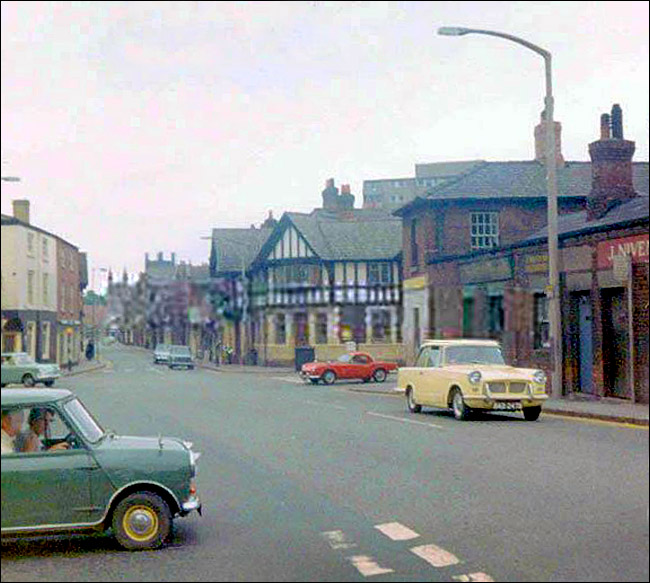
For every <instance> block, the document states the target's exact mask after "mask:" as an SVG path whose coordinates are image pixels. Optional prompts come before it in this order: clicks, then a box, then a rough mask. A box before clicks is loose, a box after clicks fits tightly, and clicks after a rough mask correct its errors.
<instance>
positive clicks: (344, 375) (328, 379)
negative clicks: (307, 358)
mask: <svg viewBox="0 0 650 583" xmlns="http://www.w3.org/2000/svg"><path fill="white" fill-rule="evenodd" d="M396 370H397V364H396V363H394V362H385V361H379V360H373V358H372V356H370V355H369V354H367V353H365V352H350V353H348V354H344V355H342V356H340V357H339V358H338V359H337V360H335V361H329V362H308V363H307V364H303V365H302V368H301V370H300V376H301V377H302V378H303V380H305V381H307V380H309V381H311V382H312V383H313V384H317V383H318V381H323V382H324V383H325V384H326V385H331V384H332V383H333V382H334V381H335V380H336V379H361V380H363V382H364V383H367V382H368V381H370V380H374V381H376V382H378V383H383V382H384V381H385V380H386V377H387V376H388V373H389V372H394V371H396Z"/></svg>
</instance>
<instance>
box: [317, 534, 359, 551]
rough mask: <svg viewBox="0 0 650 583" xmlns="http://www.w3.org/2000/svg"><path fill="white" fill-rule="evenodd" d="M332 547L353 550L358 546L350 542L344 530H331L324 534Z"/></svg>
mask: <svg viewBox="0 0 650 583" xmlns="http://www.w3.org/2000/svg"><path fill="white" fill-rule="evenodd" d="M321 535H323V536H324V537H325V538H326V539H327V542H328V543H329V545H330V547H332V548H333V549H352V548H354V547H356V546H357V545H356V544H355V543H352V542H348V541H347V539H346V537H345V533H344V532H343V531H342V530H329V531H327V532H322V533H321Z"/></svg>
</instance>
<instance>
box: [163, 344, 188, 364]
mask: <svg viewBox="0 0 650 583" xmlns="http://www.w3.org/2000/svg"><path fill="white" fill-rule="evenodd" d="M168 366H169V368H177V367H183V368H189V369H192V368H194V359H193V358H192V353H191V352H190V347H189V346H181V345H178V344H172V345H171V346H170V347H169V361H168Z"/></svg>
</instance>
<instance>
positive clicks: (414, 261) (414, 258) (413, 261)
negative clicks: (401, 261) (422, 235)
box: [411, 219, 420, 266]
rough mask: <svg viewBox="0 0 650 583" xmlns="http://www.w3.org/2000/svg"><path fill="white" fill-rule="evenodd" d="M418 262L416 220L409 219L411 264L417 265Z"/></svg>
mask: <svg viewBox="0 0 650 583" xmlns="http://www.w3.org/2000/svg"><path fill="white" fill-rule="evenodd" d="M419 262H420V254H419V248H418V239H417V221H416V219H413V220H412V221H411V265H413V266H417V265H418V264H419Z"/></svg>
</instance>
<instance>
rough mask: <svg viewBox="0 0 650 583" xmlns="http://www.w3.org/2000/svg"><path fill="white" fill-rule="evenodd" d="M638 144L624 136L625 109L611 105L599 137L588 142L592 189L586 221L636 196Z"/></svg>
mask: <svg viewBox="0 0 650 583" xmlns="http://www.w3.org/2000/svg"><path fill="white" fill-rule="evenodd" d="M634 150H635V143H634V142H632V141H630V140H624V139H623V111H622V110H621V107H620V106H619V105H618V104H615V105H614V106H613V107H612V115H611V118H610V116H608V115H607V114H603V115H602V116H601V117H600V139H599V140H598V141H596V142H592V143H591V144H589V156H591V192H590V193H589V196H588V198H587V220H590V221H592V220H594V219H599V218H600V217H602V216H603V215H605V214H606V213H607V212H608V211H609V210H611V209H612V208H614V207H615V206H618V205H619V204H621V203H623V202H626V201H628V200H630V199H632V198H634V197H636V196H637V193H636V191H635V190H634V184H633V178H632V157H633V156H634Z"/></svg>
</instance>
